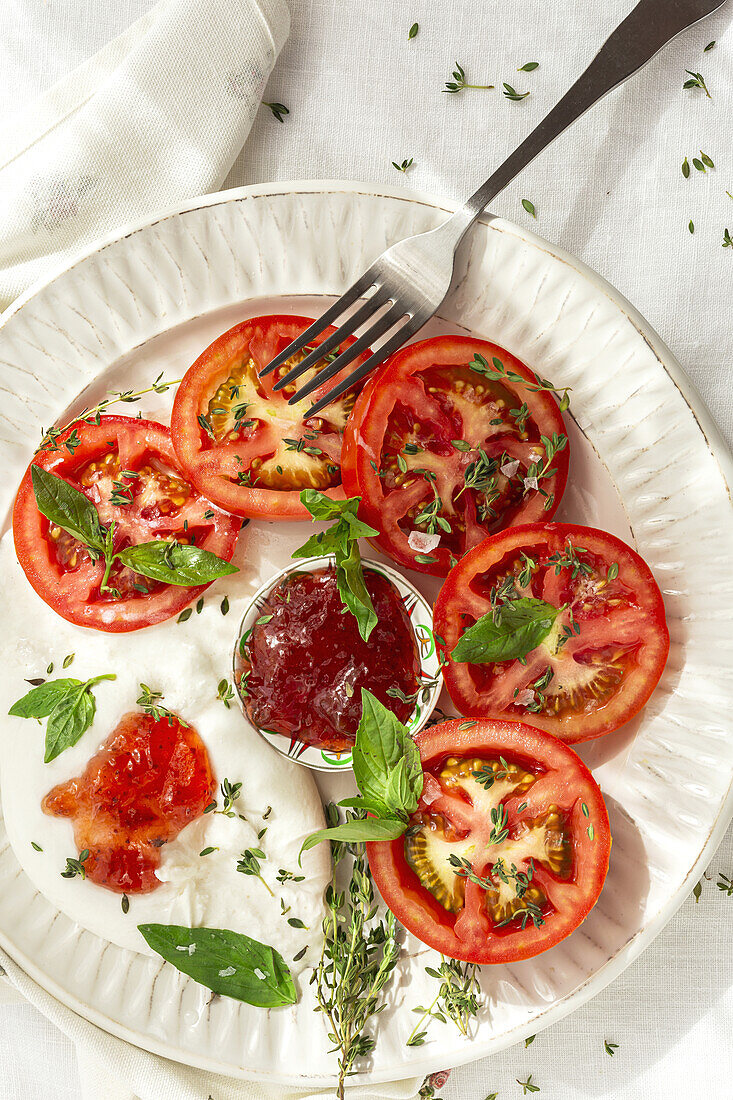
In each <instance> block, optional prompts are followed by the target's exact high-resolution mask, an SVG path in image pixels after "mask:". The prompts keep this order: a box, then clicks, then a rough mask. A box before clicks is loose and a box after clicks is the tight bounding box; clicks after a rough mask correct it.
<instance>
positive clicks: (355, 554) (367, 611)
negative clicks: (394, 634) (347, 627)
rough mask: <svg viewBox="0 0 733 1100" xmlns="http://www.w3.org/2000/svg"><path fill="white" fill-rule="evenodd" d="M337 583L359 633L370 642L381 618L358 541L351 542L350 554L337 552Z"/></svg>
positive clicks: (343, 602) (343, 601) (342, 600)
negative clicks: (374, 601)
mask: <svg viewBox="0 0 733 1100" xmlns="http://www.w3.org/2000/svg"><path fill="white" fill-rule="evenodd" d="M336 584H337V586H338V590H339V595H340V597H341V602H342V604H343V605H344V607H347V608H348V609H349V611H350V612H351V614H352V615H353V616H354V618H355V619H356V622H357V625H358V627H359V633H360V634H361V636H362V638H363V639H364V641H365V642H368V641H369V635H370V634H371V632H372V631H373V630H374V627H375V626H376V625H377V623H378V622H379V620H378V618H377V613H376V611H375V610H374V604H373V603H372V597H371V596H370V595H369V589H368V588H367V586H366V581H365V580H364V570H363V568H362V564H361V554H360V553H359V546H358V544H357V543H356V542H352V543H351V545H350V547H349V553H348V555H346V556H345V555H344V554H342V553H339V552H338V551H337V553H336Z"/></svg>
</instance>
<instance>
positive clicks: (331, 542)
mask: <svg viewBox="0 0 733 1100" xmlns="http://www.w3.org/2000/svg"><path fill="white" fill-rule="evenodd" d="M337 550H342V551H343V552H344V553H345V554H347V553H348V542H347V541H346V540H345V539H344V535H343V531H342V529H341V524H340V523H337V524H335V525H334V526H333V527H329V528H328V530H327V531H319V532H318V534H317V535H311V537H310V538H309V539H308V541H307V542H304V543H303V545H302V546H299V547H298V549H297V550H293V553H292V554H291V555H290V556H291V557H292V558H319V557H320V556H321V555H322V554H335V553H336V551H337Z"/></svg>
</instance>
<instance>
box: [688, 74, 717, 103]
mask: <svg viewBox="0 0 733 1100" xmlns="http://www.w3.org/2000/svg"><path fill="white" fill-rule="evenodd" d="M685 72H686V73H688V74H689V77H690V79H689V80H686V81H685V82H684V84H683V85H682V87H683V88H701V89H702V91H703V92H705V95H706V96H707V97H708V99H712V98H713V97H712V96H711V95H710V92H709V91H708V86H707V84H706V83H705V79H704V77H703V75H702V73H693V71H692V69H685Z"/></svg>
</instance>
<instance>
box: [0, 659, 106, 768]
mask: <svg viewBox="0 0 733 1100" xmlns="http://www.w3.org/2000/svg"><path fill="white" fill-rule="evenodd" d="M116 679H117V677H116V676H115V675H114V673H112V672H110V673H106V674H105V675H102V676H93V677H92V679H91V680H87V681H86V683H84V684H83V683H82V682H81V680H74V679H70V678H69V679H66V678H65V679H61V680H49V681H48V683H46V684H41V685H40V686H39V687H36V688H33V690H32V691H29V692H28V694H27V695H24V696H23V698H22V699H18V701H17V703H13V705H12V707H11V708H10V710H9V711H8V713H9V714H12V715H14V716H15V717H16V718H48V722H47V723H46V747H45V752H44V757H43V762H44V764H49V763H50V762H51V761H52V760H55V759H56V757H57V756H58V755H59V754H60V753H62V752H63V751H64V749H68V748H70V747H71V746H72V745H75V744H76V743H77V741H78V740H79V738H80V737H81V735H82V734H83V733H85V732H86V731H87V730H88V729H89V727H90V726H91V724H92V722H93V721H94V712H95V710H96V704H95V702H94V696H93V695H92V688H93V687H94V685H95V684H98V683H99V682H100V681H101V680H116Z"/></svg>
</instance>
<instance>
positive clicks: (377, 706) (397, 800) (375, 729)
mask: <svg viewBox="0 0 733 1100" xmlns="http://www.w3.org/2000/svg"><path fill="white" fill-rule="evenodd" d="M361 708H362V709H361V719H360V721H359V727H358V729H357V731H356V743H355V744H354V749H353V752H352V766H353V768H354V778H355V779H356V782H357V785H358V787H359V790H360V791H361V794H362V796H363V798H364V799H365V800H367V801H369V802H374V803H376V804H377V805H381V806H382V807H383V813H382V816H383V817H394V816H399V817H400V818H404V821H405V823H406V822H407V818H408V817H409V816H410V814H411V813H414V812H415V810H416V809H417V803H418V799H419V798H420V795H421V794H422V788H423V774H422V766H421V764H420V753H419V752H418V749H417V745H416V744H415V742H414V741H413V740H412V738H411V737H410V735H409V733H408V732H407V730H406V729H405V727H404V726H403V725H402V723H401V722H400V720H399V719H398V718H397V717H396V715H394V714H393V713H392V711H391V710H388V709H387V707H385V706H384V705H383V704H382V703H380V701H379V699H376V698H375V697H374V696H373V695H372V693H371V692H370V691H367V690H366V688H362V691H361ZM403 830H404V826H403Z"/></svg>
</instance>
